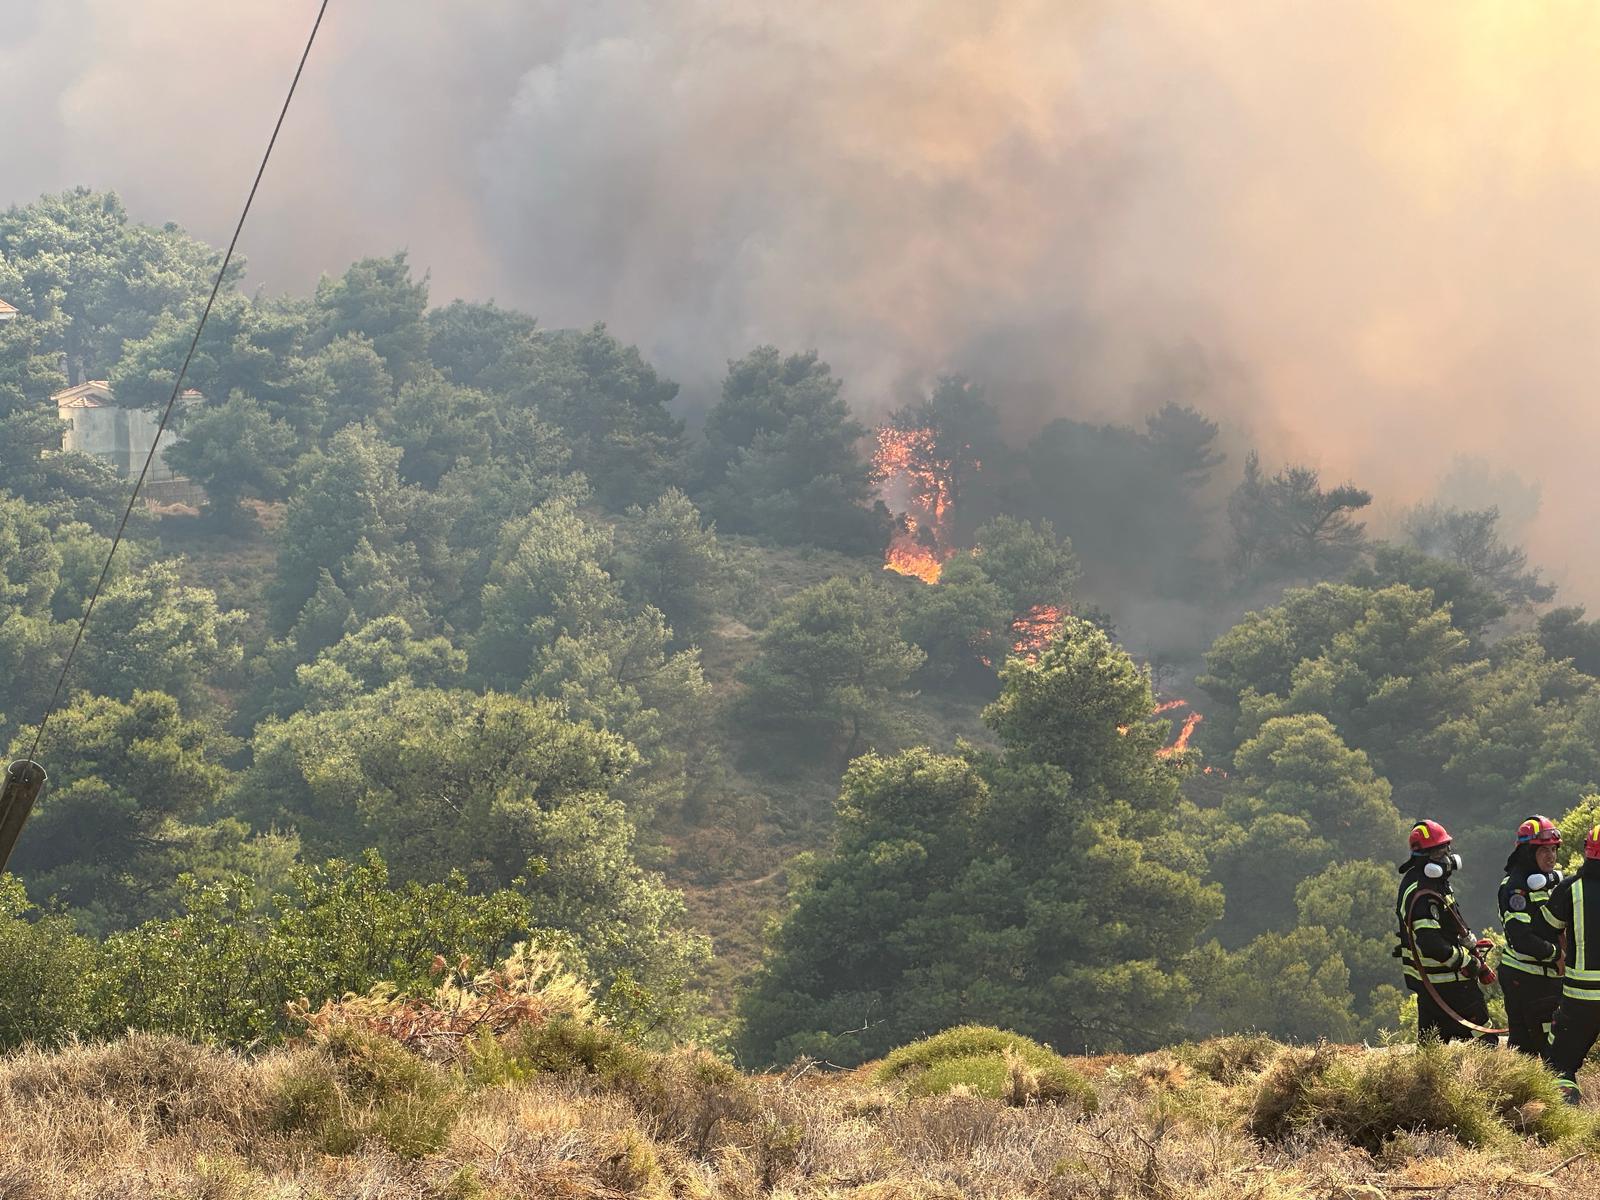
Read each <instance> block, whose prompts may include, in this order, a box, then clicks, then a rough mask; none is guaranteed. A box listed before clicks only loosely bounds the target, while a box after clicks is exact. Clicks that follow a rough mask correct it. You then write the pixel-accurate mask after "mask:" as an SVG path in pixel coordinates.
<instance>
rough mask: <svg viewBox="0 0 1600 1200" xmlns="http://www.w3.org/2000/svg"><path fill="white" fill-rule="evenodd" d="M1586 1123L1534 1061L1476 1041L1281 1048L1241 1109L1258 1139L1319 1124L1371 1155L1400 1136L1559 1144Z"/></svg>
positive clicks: (1491, 1143)
mask: <svg viewBox="0 0 1600 1200" xmlns="http://www.w3.org/2000/svg"><path fill="white" fill-rule="evenodd" d="M1589 1125H1590V1121H1589V1118H1587V1117H1586V1116H1585V1115H1584V1114H1582V1113H1580V1112H1578V1111H1575V1110H1574V1109H1572V1108H1569V1107H1567V1106H1566V1105H1563V1104H1562V1103H1561V1098H1560V1094H1559V1091H1558V1089H1557V1087H1556V1084H1555V1079H1554V1078H1553V1077H1552V1076H1551V1074H1550V1073H1549V1071H1547V1070H1546V1069H1545V1068H1544V1067H1543V1066H1542V1065H1541V1064H1540V1063H1539V1062H1537V1061H1535V1060H1532V1059H1529V1058H1526V1057H1524V1056H1522V1055H1518V1054H1511V1053H1506V1052H1501V1051H1495V1050H1491V1049H1489V1048H1487V1047H1485V1046H1481V1045H1478V1044H1476V1043H1456V1044H1453V1045H1449V1046H1445V1045H1441V1044H1439V1043H1438V1042H1435V1041H1431V1040H1430V1041H1427V1042H1424V1043H1422V1044H1420V1045H1418V1046H1416V1047H1415V1048H1414V1049H1412V1048H1408V1047H1394V1048H1392V1049H1388V1050H1382V1051H1369V1052H1366V1053H1351V1052H1341V1051H1336V1050H1334V1049H1332V1048H1331V1047H1328V1046H1318V1047H1316V1048H1315V1049H1311V1050H1302V1049H1288V1050H1285V1051H1284V1052H1283V1054H1282V1055H1281V1056H1280V1057H1279V1058H1278V1060H1277V1061H1276V1062H1275V1063H1273V1065H1272V1066H1271V1067H1270V1068H1269V1069H1268V1070H1267V1071H1266V1072H1265V1073H1264V1074H1263V1075H1262V1076H1261V1078H1260V1080H1259V1082H1258V1083H1257V1085H1256V1088H1255V1094H1254V1097H1253V1101H1252V1106H1251V1110H1250V1116H1249V1128H1250V1131H1251V1132H1252V1133H1254V1134H1255V1135H1256V1136H1258V1137H1262V1138H1268V1139H1272V1140H1279V1141H1281V1140H1284V1139H1285V1138H1287V1137H1288V1136H1290V1135H1291V1134H1293V1133H1297V1132H1302V1131H1305V1130H1309V1129H1320V1130H1324V1131H1326V1132H1329V1133H1333V1134H1335V1135H1337V1136H1339V1137H1340V1138H1342V1139H1344V1140H1345V1141H1347V1142H1349V1143H1350V1144H1351V1145H1354V1146H1359V1147H1360V1148H1362V1149H1363V1150H1366V1151H1368V1152H1369V1153H1379V1152H1380V1151H1381V1150H1383V1148H1384V1147H1385V1145H1386V1144H1388V1143H1391V1142H1392V1141H1393V1140H1394V1139H1395V1138H1396V1137H1397V1136H1398V1135H1402V1134H1416V1133H1420V1132H1428V1131H1431V1132H1437V1133H1445V1134H1449V1135H1450V1136H1451V1137H1453V1138H1455V1139H1456V1140H1457V1141H1459V1142H1460V1143H1461V1144H1462V1145H1464V1146H1470V1147H1479V1148H1487V1147H1506V1146H1509V1145H1512V1144H1514V1143H1515V1142H1517V1141H1519V1140H1521V1139H1522V1138H1525V1137H1532V1138H1536V1139H1538V1140H1539V1141H1541V1142H1545V1143H1552V1142H1558V1141H1562V1140H1565V1139H1568V1138H1573V1137H1577V1136H1580V1135H1582V1134H1584V1133H1586V1132H1587V1131H1588V1128H1589Z"/></svg>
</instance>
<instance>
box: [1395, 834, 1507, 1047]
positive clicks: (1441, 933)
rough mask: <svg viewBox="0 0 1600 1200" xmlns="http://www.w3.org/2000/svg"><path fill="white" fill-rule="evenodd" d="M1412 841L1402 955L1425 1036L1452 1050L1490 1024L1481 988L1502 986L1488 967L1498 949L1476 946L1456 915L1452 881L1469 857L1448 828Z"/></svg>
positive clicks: (1404, 886) (1400, 910) (1401, 915)
mask: <svg viewBox="0 0 1600 1200" xmlns="http://www.w3.org/2000/svg"><path fill="white" fill-rule="evenodd" d="M1409 841H1410V845H1411V857H1410V858H1408V859H1407V860H1406V861H1405V862H1403V863H1401V864H1400V875H1401V878H1400V895H1399V898H1398V899H1397V900H1396V902H1395V917H1396V919H1397V920H1398V921H1399V924H1400V931H1399V935H1398V936H1399V939H1400V944H1399V946H1397V947H1396V948H1395V951H1394V953H1395V956H1396V957H1398V958H1399V959H1400V961H1401V963H1402V964H1403V965H1404V969H1405V976H1406V986H1407V987H1409V988H1410V989H1411V990H1412V991H1413V992H1415V993H1416V996H1417V1033H1418V1035H1419V1036H1424V1035H1426V1034H1428V1033H1430V1032H1431V1033H1433V1034H1435V1035H1437V1036H1438V1038H1439V1040H1440V1041H1445V1042H1452V1041H1458V1040H1462V1039H1466V1038H1470V1037H1473V1036H1474V1035H1475V1034H1477V1033H1479V1032H1480V1031H1481V1030H1482V1029H1486V1028H1487V1026H1488V1024H1489V1005H1488V1002H1487V1001H1486V1000H1484V998H1483V989H1482V988H1481V987H1480V986H1479V980H1480V979H1485V981H1486V982H1492V981H1493V979H1494V976H1493V974H1492V973H1490V972H1489V971H1488V969H1487V968H1486V967H1484V965H1483V954H1484V952H1485V951H1486V950H1487V949H1488V947H1489V946H1490V944H1491V943H1489V942H1488V941H1487V940H1486V939H1482V938H1479V939H1474V938H1473V936H1472V932H1471V930H1469V929H1468V928H1467V923H1466V922H1465V921H1464V920H1463V919H1462V918H1461V914H1460V911H1459V910H1458V909H1457V908H1456V898H1455V896H1454V895H1453V894H1451V891H1450V876H1451V875H1453V874H1454V873H1455V872H1456V871H1458V870H1460V869H1461V856H1460V855H1459V854H1457V853H1455V852H1454V850H1452V849H1451V844H1450V834H1449V833H1448V832H1447V831H1446V830H1445V827H1444V826H1443V825H1441V824H1439V822H1437V821H1418V822H1417V823H1416V825H1415V826H1414V827H1413V828H1412V830H1411V836H1410V838H1409ZM1485 977H1486V978H1485ZM1441 1002H1442V1003H1441ZM1468 1022H1470V1025H1469V1024H1468ZM1472 1025H1476V1026H1479V1027H1480V1028H1479V1029H1473V1028H1472V1027H1471V1026H1472ZM1485 1036H1487V1035H1485Z"/></svg>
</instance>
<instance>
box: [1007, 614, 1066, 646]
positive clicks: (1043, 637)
mask: <svg viewBox="0 0 1600 1200" xmlns="http://www.w3.org/2000/svg"><path fill="white" fill-rule="evenodd" d="M1065 615H1066V612H1065V610H1064V609H1061V608H1058V607H1056V606H1055V605H1054V604H1035V605H1034V606H1033V607H1032V608H1030V609H1029V610H1028V611H1027V612H1025V613H1023V614H1022V615H1021V616H1020V617H1018V618H1017V619H1016V620H1015V621H1013V622H1011V635H1012V637H1013V638H1015V639H1016V640H1015V641H1013V642H1012V643H1011V652H1012V653H1013V654H1016V655H1019V656H1020V657H1022V658H1026V659H1030V660H1031V659H1035V658H1038V657H1039V655H1040V654H1042V653H1043V652H1044V651H1045V649H1046V648H1047V647H1049V645H1050V643H1051V641H1052V640H1053V639H1054V638H1055V636H1056V631H1057V630H1059V629H1060V628H1061V621H1062V618H1063V617H1064V616H1065Z"/></svg>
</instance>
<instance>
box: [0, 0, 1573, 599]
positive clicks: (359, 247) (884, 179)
mask: <svg viewBox="0 0 1600 1200" xmlns="http://www.w3.org/2000/svg"><path fill="white" fill-rule="evenodd" d="M315 8H316V0H226V2H225V3H218V2H217V0H141V2H140V3H138V4H129V3H127V2H126V0H0V203H8V202H18V203H25V202H27V201H28V200H30V199H32V198H34V197H35V196H37V195H38V194H39V193H41V192H43V191H47V190H55V189H59V188H63V187H67V186H70V185H73V184H77V183H84V184H89V185H92V186H95V187H106V188H115V189H117V190H119V191H120V192H121V193H122V194H123V196H124V197H125V198H126V200H127V201H128V203H129V206H130V208H131V209H132V210H133V212H134V213H135V215H136V216H138V217H140V218H141V219H145V220H150V221H157V222H159V221H165V220H169V219H170V220H176V221H178V222H180V223H181V224H183V225H185V226H186V227H188V228H189V229H190V230H192V231H193V232H195V233H196V234H198V235H200V236H203V237H206V238H208V239H210V240H212V241H217V242H220V241H222V240H223V239H225V237H226V235H227V232H228V231H229V229H230V228H231V222H232V220H233V218H234V215H235V213H236V210H237V206H238V204H239V202H240V201H241V200H242V198H243V193H244V191H245V189H246V187H247V185H248V181H249V178H250V176H251V174H252V172H253V170H254V164H255V160H256V158H257V157H258V155H259V153H260V149H261V146H262V144H263V142H264V140H265V137H266V134H267V132H268V129H269V128H270V123H271V118H272V116H273V115H274V113H275V111H276V106H277V104H278V103H279V101H280V100H281V96H282V92H283V89H284V87H285V86H286V85H287V80H288V75H289V72H290V70H291V68H292V65H293V62H294V59H295V57H296V56H297V54H298V51H299V48H300V45H301V43H302V41H303V39H304V36H305V33H306V31H307V29H308V28H309V24H310V21H311V18H312V16H313V14H314V11H315ZM1597 61H1600V9H1596V7H1595V6H1593V5H1591V4H1589V3H1586V2H1584V0H1542V2H1540V3H1507V2H1506V0H1416V2H1414V3H1406V4H1395V3H1393V2H1392V0H1324V2H1320V3H1310V2H1301V3H1297V2H1294V0H1231V2H1230V3H1226V4H1218V3H1216V0H1131V2H1123V3H1110V2H1105V3H1100V2H1093V0H1089V2H1074V0H984V2H982V3H974V2H973V0H874V2H873V3H869V4H868V3H860V2H858V0H850V2H841V0H816V2H814V3H808V4H800V3H794V2H793V0H565V2H557V0H454V2H451V3H442V2H440V0H332V4H331V6H330V12H329V17H328V23H327V24H326V25H325V27H324V31H323V38H322V40H321V41H320V42H319V44H318V47H317V51H316V54H315V55H314V57H313V60H312V63H311V66H310V67H309V69H308V74H307V78H306V80H305V83H304V85H303V87H304V90H303V93H302V95H301V97H300V98H299V100H298V101H297V108H296V110H295V111H294V113H293V114H292V115H291V118H290V123H289V125H288V127H287V130H286V133H285V138H284V140H283V141H282V142H280V146H279V151H278V157H277V158H276V159H275V160H274V163H273V167H272V171H271V173H270V175H269V177H268V180H267V183H266V184H265V186H264V191H263V194H262V197H261V199H260V200H259V201H258V207H257V209H256V211H255V214H254V216H253V218H252V225H251V227H250V228H249V229H248V230H247V233H246V239H245V249H246V252H247V254H248V255H249V256H250V258H251V262H252V268H251V278H252V279H253V280H254V281H255V282H256V283H257V284H262V285H265V286H267V287H268V288H270V289H273V290H303V289H305V288H306V287H307V286H309V284H310V283H311V282H312V281H314V279H315V278H316V276H317V275H318V274H319V273H320V272H322V271H337V270H340V269H342V267H343V266H344V265H345V264H346V263H348V262H349V261H350V260H351V259H353V258H355V257H358V256H361V255H365V254H376V253H387V252H390V251H392V250H394V249H397V248H400V247H405V248H408V249H409V250H410V252H411V254H412V257H413V260H414V262H415V263H416V264H417V265H418V266H420V267H423V268H426V269H427V270H429V271H431V273H432V280H433V294H434V298H435V300H436V301H443V300H446V299H448V298H450V297H453V296H457V295H460V296H467V297H473V298H486V297H491V296H492V297H495V298H498V299H499V300H500V301H501V302H502V303H507V304H515V305H517V306H520V307H525V308H528V309H529V310H531V311H533V312H535V313H536V314H538V315H539V316H540V318H541V320H542V321H543V322H544V323H545V324H546V325H568V324H575V323H584V322H588V321H591V320H595V319H605V320H607V321H609V322H610V323H611V324H612V326H613V328H615V329H616V330H617V331H618V332H619V333H620V334H621V335H623V336H624V337H626V338H628V339H630V340H636V341H638V342H639V343H640V344H641V345H642V346H643V347H644V348H645V349H646V350H647V352H648V353H650V354H651V355H652V356H653V357H654V358H655V359H656V360H657V361H658V362H659V363H661V364H662V365H663V367H664V368H665V369H666V370H667V371H668V372H669V373H670V374H673V375H674V376H675V377H677V378H680V379H682V380H684V381H685V383H686V387H687V390H688V391H689V393H690V398H691V399H703V395H704V391H705V389H706V388H707V387H709V386H711V383H712V381H714V379H715V377H716V376H717V374H718V373H719V372H720V368H721V363H722V361H723V360H724V359H725V358H727V357H729V356H732V355H736V354H739V353H742V352H743V351H744V350H746V349H748V348H749V347H750V346H751V345H753V344H755V343H757V342H760V341H773V342H776V343H778V344H780V345H782V346H785V347H793V348H802V347H809V346H815V347H817V348H818V349H820V350H821V352H822V353H823V355H824V356H825V357H827V358H829V359H830V360H831V361H832V362H834V363H835V365H836V366H837V367H839V369H840V370H841V372H842V373H843V374H844V375H845V376H846V377H847V379H848V380H849V383H850V393H851V396H852V399H853V400H854V402H855V403H856V404H857V406H858V407H859V408H861V409H862V410H863V411H865V412H867V413H869V414H870V413H871V412H873V411H876V410H877V409H880V408H882V407H886V406H887V405H888V404H890V403H892V402H893V401H894V400H895V399H896V398H898V397H899V396H901V395H902V394H903V392H904V389H905V388H907V387H909V386H914V385H915V383H917V382H918V381H920V380H923V379H925V378H927V377H928V376H929V375H931V374H933V373H936V372H938V371H940V370H945V369H951V368H957V369H965V370H967V371H969V372H971V373H973V374H974V375H977V376H980V377H984V378H988V379H991V380H994V381H996V390H997V393H998V394H999V395H1000V396H1001V398H1002V399H1004V400H1005V401H1006V403H1007V404H1008V406H1009V411H1010V416H1011V419H1012V421H1013V423H1014V424H1015V425H1016V426H1018V427H1019V428H1026V426H1027V425H1028V424H1029V423H1030V422H1033V421H1036V420H1037V419H1038V418H1039V416H1040V415H1041V414H1046V413H1054V412H1067V413H1074V414H1089V415H1096V416H1102V415H1103V416H1120V415H1123V414H1126V413H1129V412H1137V411H1138V409H1139V408H1140V407H1141V406H1148V405H1149V403H1150V402H1151V399H1150V398H1151V396H1152V395H1153V394H1156V393H1157V392H1159V390H1160V386H1161V384H1162V381H1164V380H1166V381H1170V380H1174V379H1176V380H1178V381H1180V382H1181V383H1182V386H1183V388H1186V389H1189V392H1190V394H1192V395H1193V398H1194V399H1196V401H1197V402H1198V403H1200V404H1201V405H1202V407H1206V408H1208V409H1210V410H1211V411H1213V412H1214V413H1216V414H1217V415H1219V416H1221V417H1223V418H1224V419H1225V420H1226V421H1227V423H1228V424H1229V426H1230V429H1231V431H1232V432H1233V434H1234V437H1235V439H1236V444H1243V443H1244V441H1246V440H1248V441H1250V442H1253V443H1255V444H1258V445H1260V446H1262V447H1263V449H1264V451H1265V452H1266V455H1267V458H1268V460H1269V463H1275V462H1277V461H1281V459H1282V458H1284V457H1286V456H1294V457H1296V458H1298V459H1300V460H1303V461H1310V462H1313V463H1314V464H1316V465H1318V466H1320V467H1321V468H1322V469H1323V470H1324V473H1325V475H1327V476H1329V477H1331V478H1330V480H1329V481H1330V482H1336V481H1339V480H1342V479H1344V478H1346V477H1349V478H1353V479H1354V480H1355V481H1357V482H1359V483H1362V484H1363V485H1365V486H1368V487H1370V488H1372V489H1373V490H1374V491H1376V492H1378V493H1379V495H1380V499H1381V501H1382V502H1383V503H1384V504H1385V505H1386V506H1387V507H1389V508H1390V509H1391V510H1392V509H1394V508H1396V507H1398V506H1399V505H1401V504H1404V503H1408V502H1411V501H1414V500H1417V499H1420V498H1424V497H1425V496H1426V495H1428V494H1429V493H1431V492H1432V490H1433V488H1434V486H1435V484H1436V483H1437V481H1438V479H1439V477H1440V476H1441V475H1442V474H1443V473H1444V472H1445V471H1446V470H1447V469H1448V468H1449V466H1450V464H1451V463H1452V461H1453V460H1454V459H1455V458H1456V457H1457V456H1459V455H1463V454H1465V455H1468V456H1476V457H1479V458H1484V459H1487V460H1488V461H1489V463H1490V464H1491V466H1492V467H1493V468H1494V469H1495V470H1512V471H1515V472H1517V473H1519V474H1520V475H1521V476H1522V477H1523V478H1524V479H1527V480H1534V481H1538V482H1539V483H1540V484H1541V485H1542V489H1543V497H1544V505H1543V510H1542V512H1541V514H1540V516H1539V518H1538V519H1537V521H1536V523H1535V525H1534V527H1533V528H1532V530H1531V532H1530V541H1531V549H1532V551H1533V553H1534V556H1535V558H1536V559H1537V560H1538V561H1539V562H1540V563H1541V564H1542V565H1544V566H1545V567H1546V568H1548V569H1549V570H1551V571H1552V572H1553V573H1554V574H1556V575H1557V577H1558V578H1562V579H1564V580H1566V581H1567V582H1568V584H1569V591H1568V595H1569V596H1571V595H1573V594H1574V593H1578V594H1582V595H1587V596H1591V597H1596V598H1600V553H1597V552H1600V522H1596V521H1594V520H1592V519H1591V517H1590V503H1589V492H1590V487H1591V476H1592V475H1593V470H1594V469H1593V466H1592V465H1591V461H1592V458H1593V454H1594V452H1593V449H1592V447H1593V446H1594V445H1595V444H1596V443H1597V441H1600V438H1597V435H1600V404H1596V403H1595V402H1594V399H1593V398H1592V396H1591V392H1592V390H1593V388H1594V387H1595V380H1596V378H1597V377H1600V371H1597V370H1596V362H1595V359H1596V356H1597V350H1596V347H1597V346H1600V337H1597V334H1600V330H1597V329H1596V323H1597V318H1600V270H1596V269H1595V263H1594V260H1595V258H1596V251H1597V250H1600V223H1597V222H1596V221H1595V220H1594V217H1593V214H1594V213H1596V212H1597V211H1600V205H1597V201H1600V89H1597V88H1596V87H1595V86H1594V83H1593V79H1594V64H1595V63H1596V62H1597ZM1197 364H1201V367H1200V368H1197ZM1234 465H1235V466H1236V465H1237V460H1235V464H1234Z"/></svg>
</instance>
